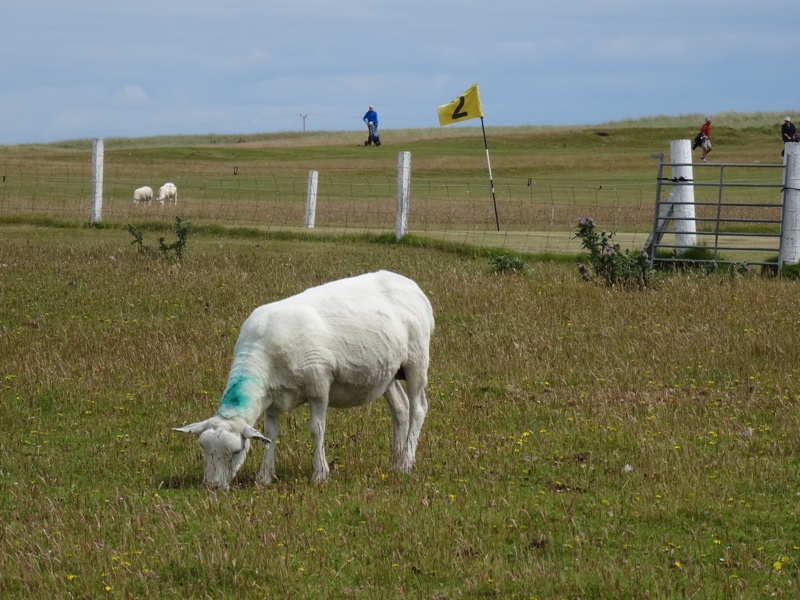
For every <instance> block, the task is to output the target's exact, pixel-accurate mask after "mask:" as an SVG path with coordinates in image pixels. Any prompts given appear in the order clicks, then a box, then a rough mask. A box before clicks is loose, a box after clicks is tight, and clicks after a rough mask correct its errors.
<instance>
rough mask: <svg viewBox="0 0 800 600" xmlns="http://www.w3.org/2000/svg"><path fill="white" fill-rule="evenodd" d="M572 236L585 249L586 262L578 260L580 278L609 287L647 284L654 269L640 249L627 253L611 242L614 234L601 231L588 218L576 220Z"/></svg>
mask: <svg viewBox="0 0 800 600" xmlns="http://www.w3.org/2000/svg"><path fill="white" fill-rule="evenodd" d="M575 237H576V238H578V239H579V240H581V245H582V246H583V248H584V249H585V250H587V251H588V252H589V264H583V263H578V272H579V273H580V274H581V277H582V278H583V279H584V281H601V282H603V283H605V284H606V285H607V286H609V287H615V286H620V287H639V288H644V287H648V286H649V285H651V284H652V283H653V280H654V271H653V264H652V262H651V261H650V257H649V256H648V255H647V253H646V252H645V251H644V250H642V251H640V252H634V253H632V252H630V251H629V250H625V252H623V251H622V250H621V249H620V246H619V244H615V243H613V238H614V234H613V233H607V232H605V231H601V232H599V233H598V231H597V227H596V226H595V223H594V221H593V220H592V219H580V220H579V221H578V232H577V233H576V234H575Z"/></svg>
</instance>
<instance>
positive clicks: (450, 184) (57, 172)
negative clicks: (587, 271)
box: [0, 154, 655, 252]
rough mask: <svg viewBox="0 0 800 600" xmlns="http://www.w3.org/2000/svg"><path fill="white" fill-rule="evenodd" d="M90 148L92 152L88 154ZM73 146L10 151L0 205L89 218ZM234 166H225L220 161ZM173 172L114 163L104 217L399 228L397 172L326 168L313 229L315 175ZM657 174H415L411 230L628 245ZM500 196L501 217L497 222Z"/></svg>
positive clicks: (529, 241)
mask: <svg viewBox="0 0 800 600" xmlns="http://www.w3.org/2000/svg"><path fill="white" fill-rule="evenodd" d="M84 157H85V154H84ZM84 162H85V164H83V163H77V162H76V161H75V160H74V157H68V158H66V159H65V160H64V161H63V162H59V161H58V160H48V162H47V163H45V164H42V163H40V162H36V161H34V162H33V163H31V162H27V161H18V162H17V163H16V164H15V163H6V164H3V162H2V158H0V174H2V181H0V215H6V216H22V217H52V218H58V219H62V220H69V221H72V220H74V221H78V222H86V221H88V219H89V211H90V200H91V195H92V173H91V171H92V169H91V164H90V161H89V160H88V159H84ZM223 169H224V170H225V171H226V173H224V174H223V173H219V172H214V171H221V170H223ZM174 171H175V169H174V168H173V169H171V173H170V174H169V175H167V174H166V173H165V172H164V169H163V167H162V166H158V165H154V168H153V169H152V171H151V174H148V175H147V176H145V177H142V176H141V173H140V172H138V173H133V172H131V169H130V168H128V167H124V166H114V165H106V167H105V172H104V175H103V184H102V185H103V207H102V221H103V222H104V223H108V224H126V223H137V222H142V221H154V220H155V221H158V220H164V221H173V220H174V218H175V217H176V216H180V217H181V218H182V219H184V220H186V221H189V222H191V223H193V224H196V225H219V226H224V227H254V228H259V229H263V230H265V231H308V232H309V233H313V232H314V231H318V232H329V233H389V232H394V231H395V214H396V209H397V180H396V178H394V177H392V176H389V175H387V176H386V177H384V178H372V179H369V178H367V177H366V176H363V175H361V176H359V175H358V174H353V175H348V176H346V177H343V176H342V175H341V174H338V175H337V176H336V179H335V180H330V179H327V178H326V176H325V173H324V171H323V172H320V174H319V180H318V188H317V202H316V218H315V222H314V225H315V227H314V229H313V230H308V229H306V228H305V227H304V223H305V220H304V217H305V209H306V196H307V192H308V189H307V188H308V179H307V177H306V176H300V175H293V174H290V175H280V174H278V173H279V172H280V167H279V166H277V167H275V169H274V172H272V173H270V172H268V171H267V170H266V169H260V170H259V172H257V173H250V174H243V173H240V172H238V169H237V168H236V167H231V166H230V165H224V166H220V167H215V166H209V168H208V172H205V173H204V172H200V173H199V174H198V173H197V171H196V169H193V170H192V171H188V170H187V171H186V173H185V174H177V175H176V174H175V172H174ZM167 180H169V181H171V182H172V183H174V184H175V185H176V186H177V189H178V201H177V204H169V203H164V204H160V203H159V202H158V201H156V200H155V198H154V200H153V201H152V202H150V203H146V202H141V203H138V204H135V203H134V202H133V201H132V197H133V190H134V189H136V188H138V187H141V186H144V185H147V186H150V187H151V188H152V189H153V192H154V195H155V196H157V195H158V189H159V187H160V186H161V185H162V184H163V183H165V182H166V181H167ZM654 190H655V182H654V184H653V186H652V188H651V189H645V188H644V187H642V186H641V185H637V184H631V185H619V186H616V185H609V184H608V183H607V182H606V183H604V184H594V183H581V184H577V185H576V184H571V183H570V182H566V181H563V180H557V179H553V180H547V179H539V180H537V181H533V180H531V179H527V180H524V179H523V180H519V181H514V182H502V181H501V182H495V186H494V198H493V197H492V189H491V187H490V185H489V181H488V179H487V180H485V181H470V180H465V181H442V180H426V179H417V178H415V177H414V175H413V172H412V174H411V186H410V210H409V217H408V225H409V233H410V234H412V235H415V236H420V237H426V238H433V239H437V240H442V241H449V242H453V243H463V244H469V245H475V246H488V247H493V248H500V249H510V250H516V251H521V252H578V251H579V250H580V245H579V243H578V241H577V240H575V239H574V232H575V227H576V225H577V222H578V220H579V219H580V218H584V217H592V218H593V219H594V220H595V221H596V222H597V223H598V224H600V226H602V227H603V228H605V229H608V230H610V231H615V232H617V233H616V236H617V238H616V239H617V240H618V241H619V242H620V243H621V245H622V246H623V247H630V248H641V247H642V246H643V245H644V243H645V241H646V238H647V236H648V234H649V233H650V230H651V228H652V218H653V205H654V193H655V192H654ZM495 204H496V207H497V216H498V220H499V223H500V231H497V227H496V222H495Z"/></svg>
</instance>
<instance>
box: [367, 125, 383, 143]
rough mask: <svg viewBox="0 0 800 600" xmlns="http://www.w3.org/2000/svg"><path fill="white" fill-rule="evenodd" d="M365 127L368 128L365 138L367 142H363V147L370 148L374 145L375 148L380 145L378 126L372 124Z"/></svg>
mask: <svg viewBox="0 0 800 600" xmlns="http://www.w3.org/2000/svg"><path fill="white" fill-rule="evenodd" d="M367 127H369V135H368V136H367V141H366V142H364V145H365V146H371V145H372V144H375V145H376V146H380V145H381V136H380V134H379V133H378V126H377V125H375V124H374V123H367Z"/></svg>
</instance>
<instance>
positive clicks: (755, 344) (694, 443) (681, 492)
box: [0, 225, 800, 598]
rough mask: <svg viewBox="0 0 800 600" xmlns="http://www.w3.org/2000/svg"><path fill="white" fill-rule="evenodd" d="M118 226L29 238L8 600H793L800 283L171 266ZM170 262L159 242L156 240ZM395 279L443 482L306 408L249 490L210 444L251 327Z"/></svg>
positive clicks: (9, 250)
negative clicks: (417, 347) (428, 307)
mask: <svg viewBox="0 0 800 600" xmlns="http://www.w3.org/2000/svg"><path fill="white" fill-rule="evenodd" d="M130 241H131V240H130V237H129V236H127V235H126V234H125V233H124V232H120V231H118V230H113V229H106V230H102V229H100V230H91V229H72V230H66V229H57V228H35V227H29V226H10V225H6V226H4V227H3V235H2V238H0V297H2V303H0V377H2V385H1V386H0V423H2V424H1V425H0V522H2V536H0V572H2V574H3V575H2V578H0V594H1V595H2V596H3V597H8V598H29V597H53V598H62V597H63V598H69V597H92V598H93V597H117V596H119V597H147V596H150V597H159V598H173V597H175V598H177V597H233V596H236V597H274V596H279V597H287V598H312V597H313V598H340V597H352V598H376V597H381V598H386V597H398V598H403V597H425V598H474V597H503V598H552V597H604V598H608V597H619V598H623V597H649V598H674V597H681V596H684V595H685V596H689V597H715V598H717V597H737V598H738V597H762V596H770V595H773V594H774V595H775V596H777V597H793V596H794V595H796V592H797V586H798V583H799V582H798V564H797V560H798V555H799V554H800V547H799V544H800V539H799V538H798V531H800V530H799V529H798V527H797V525H796V524H795V521H796V519H795V518H794V517H795V513H796V507H797V493H798V488H797V485H798V480H797V473H798V462H797V456H798V450H799V449H800V434H798V431H800V427H798V425H800V408H798V398H799V397H800V383H799V382H798V367H797V358H798V350H799V348H798V339H800V338H798V328H799V327H800V319H798V318H797V317H796V311H795V305H796V284H795V283H794V282H791V281H786V280H781V279H761V278H759V277H757V276H746V277H741V276H738V275H730V276H720V275H713V276H704V275H700V274H697V273H684V274H671V275H669V276H663V277H662V278H661V279H660V283H659V284H658V285H657V286H656V287H654V288H653V289H649V290H645V291H639V292H636V291H618V290H609V289H605V288H602V287H596V286H593V285H589V284H585V283H583V282H582V281H580V278H579V277H578V274H577V271H576V270H575V269H574V267H573V266H572V265H570V264H568V263H563V262H560V263H559V262H545V261H543V262H535V263H531V264H529V265H528V268H527V269H526V271H525V272H524V274H523V275H520V276H510V275H509V276H501V275H498V274H495V273H493V272H492V268H491V264H490V262H489V261H488V260H487V258H486V257H485V255H483V254H482V253H480V252H479V251H475V252H472V253H471V252H465V251H463V250H462V251H458V252H457V251H455V249H454V251H452V252H448V251H446V250H433V249H426V248H424V247H421V246H411V245H398V244H383V243H368V242H365V241H359V240H356V239H353V238H342V239H340V240H331V239H325V238H322V239H319V240H317V241H314V240H312V239H309V240H306V241H293V240H280V239H276V238H270V237H267V236H260V237H238V238H237V237H235V236H231V235H221V234H213V233H203V234H200V233H198V234H197V235H195V236H194V237H192V236H190V238H189V244H188V246H187V250H186V254H185V258H184V260H183V262H182V263H180V264H178V265H175V264H170V263H167V262H163V261H158V260H155V261H154V260H150V259H145V258H142V257H140V256H138V255H137V254H136V252H135V250H134V248H133V246H131V245H130ZM150 241H152V240H150ZM378 268H388V269H392V270H395V271H399V272H401V273H404V274H406V275H408V276H410V277H413V278H414V279H416V280H417V281H419V283H420V285H421V286H422V288H423V289H424V290H425V291H426V292H427V293H428V294H429V296H430V298H431V301H432V303H433V306H434V310H435V313H436V318H437V327H436V333H435V336H434V339H433V347H432V367H431V374H430V375H431V377H430V387H429V397H430V400H431V410H430V413H429V416H428V419H427V421H426V424H425V427H424V428H423V433H422V439H421V443H420V450H419V454H418V457H417V458H418V468H417V470H416V471H415V472H414V474H413V475H411V476H402V475H399V474H396V473H394V472H391V471H390V470H388V465H389V423H388V411H387V410H386V409H385V407H384V406H383V405H382V404H381V403H375V404H373V405H371V406H370V407H368V408H367V409H364V410H356V411H340V412H332V413H330V415H329V423H328V432H327V434H328V435H327V442H328V456H329V459H331V460H332V461H333V465H334V469H333V474H332V479H331V481H330V482H329V483H327V484H326V485H323V486H320V487H312V486H310V485H309V484H308V483H307V479H308V477H309V475H310V471H311V468H310V442H309V436H308V432H307V417H306V412H305V411H304V410H299V411H296V412H294V413H291V414H289V415H287V416H286V418H284V419H283V420H282V425H281V438H280V440H279V443H278V451H277V468H278V476H279V482H278V483H277V484H276V485H274V486H272V487H269V488H258V487H256V486H255V485H254V477H255V472H256V469H257V465H258V462H259V459H260V456H258V453H257V452H255V451H254V453H253V454H254V456H251V457H249V459H248V462H247V463H246V465H245V466H244V468H243V472H242V473H241V474H240V476H239V477H238V479H237V483H236V485H235V486H234V489H232V490H231V491H230V492H228V493H211V492H207V491H205V490H203V489H201V485H200V484H201V480H202V458H201V453H200V451H199V448H198V447H197V445H196V443H195V442H194V441H193V440H192V439H191V438H190V437H189V436H185V437H184V436H183V435H179V434H177V433H174V432H172V431H171V427H172V426H175V425H181V424H184V423H187V422H190V421H195V420H199V419H201V418H205V417H207V416H210V415H211V414H213V412H214V410H215V409H216V404H217V401H218V398H219V396H220V394H221V390H222V389H223V386H224V383H225V378H226V375H227V369H228V366H229V361H230V358H231V352H232V348H233V343H234V341H235V338H236V335H237V333H238V329H239V326H240V324H241V322H242V320H243V319H244V318H245V317H246V316H247V314H248V313H249V312H250V311H251V310H252V308H254V307H255V306H257V305H259V304H261V303H264V302H268V301H271V300H275V299H278V298H282V297H285V296H288V295H291V294H293V293H295V292H298V291H300V290H302V289H304V288H306V287H308V286H311V285H315V284H318V283H321V282H324V281H327V280H330V279H335V278H338V277H343V276H348V275H352V274H356V273H360V272H363V271H368V270H374V269H378Z"/></svg>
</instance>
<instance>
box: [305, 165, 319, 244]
mask: <svg viewBox="0 0 800 600" xmlns="http://www.w3.org/2000/svg"><path fill="white" fill-rule="evenodd" d="M318 179H319V173H318V172H317V171H313V170H312V171H309V172H308V190H307V191H306V228H307V229H314V221H315V220H316V218H317V181H318Z"/></svg>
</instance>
